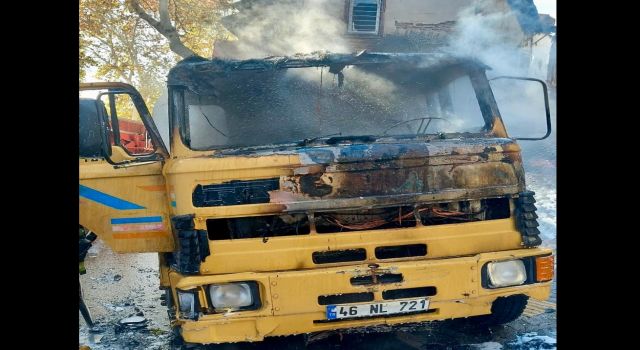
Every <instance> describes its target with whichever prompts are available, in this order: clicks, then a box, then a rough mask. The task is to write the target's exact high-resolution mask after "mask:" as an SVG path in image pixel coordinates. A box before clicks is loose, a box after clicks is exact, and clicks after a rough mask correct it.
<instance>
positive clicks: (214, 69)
mask: <svg viewBox="0 0 640 350" xmlns="http://www.w3.org/2000/svg"><path fill="white" fill-rule="evenodd" d="M429 55H430V54H364V55H361V56H358V55H342V54H330V55H329V56H331V57H330V58H329V59H327V58H326V57H327V56H320V57H319V58H316V57H313V58H312V59H311V60H306V59H301V58H297V57H294V58H289V57H275V58H267V59H262V60H258V59H255V60H244V61H233V60H220V59H215V60H211V61H208V60H204V59H202V60H198V61H196V62H197V63H196V64H193V63H194V62H193V61H192V62H188V63H185V64H184V66H182V67H181V65H180V64H179V65H177V66H176V67H174V69H172V72H170V73H169V84H168V85H169V111H170V121H169V123H170V124H169V127H170V129H171V130H173V129H174V127H175V125H176V124H177V125H178V126H179V127H178V130H177V131H178V133H177V134H179V135H180V139H181V141H182V142H183V144H184V145H185V146H187V147H188V148H189V149H191V150H194V151H209V150H223V149H233V148H274V147H278V146H282V145H291V146H297V147H300V144H299V141H301V140H290V142H279V143H273V144H269V145H257V146H241V145H240V146H239V145H225V146H213V147H207V148H203V149H199V148H195V147H192V146H191V138H190V130H189V128H190V125H189V114H188V107H187V103H186V101H185V98H186V91H189V92H190V93H194V94H196V95H200V94H198V92H197V91H199V90H202V89H204V90H209V91H214V88H213V85H214V84H213V80H214V79H215V78H216V77H219V76H222V75H229V74H233V73H234V71H247V70H254V71H269V70H278V69H280V70H282V69H289V68H308V67H329V72H330V73H333V74H336V75H337V76H338V78H340V76H341V75H342V69H343V68H345V67H346V66H357V65H360V64H363V65H364V64H400V65H402V64H416V62H415V59H416V58H422V57H427V56H429ZM363 57H364V59H363ZM399 57H400V58H401V59H399V60H397V61H396V59H397V58H399ZM336 58H337V59H336ZM359 60H360V61H362V62H360V61H359ZM453 67H455V68H456V69H463V71H464V73H463V75H462V76H467V77H468V78H469V80H470V82H471V85H472V88H473V90H474V92H475V97H476V99H477V103H478V107H479V110H480V113H481V114H482V118H483V119H484V127H483V128H482V131H481V132H479V133H467V134H470V135H473V136H477V137H491V136H496V137H507V135H506V131H502V130H500V128H498V130H496V127H495V121H496V120H500V114H499V111H498V107H497V104H496V101H495V99H494V96H493V93H492V91H491V87H490V85H489V81H488V80H487V77H486V75H485V69H489V67H487V66H485V65H483V64H481V63H479V62H476V61H464V60H463V61H460V62H454V63H451V62H445V63H443V64H441V65H440V66H439V67H438V66H436V67H433V68H432V69H433V71H434V72H439V71H441V70H442V69H451V68H453ZM340 80H341V79H340ZM185 90H186V91H185ZM499 124H500V125H502V122H501V121H500V122H499ZM500 125H498V126H500ZM463 134H465V133H455V132H454V133H451V134H449V133H447V135H452V136H453V137H455V136H458V135H460V136H462V135H463ZM170 135H171V136H170V137H171V138H172V139H171V143H172V144H173V143H174V142H175V140H173V135H175V133H174V132H171V133H170ZM465 135H466V134H465ZM375 136H380V137H381V138H382V137H393V138H404V137H405V136H406V137H409V136H411V135H393V136H384V135H375ZM438 136H442V135H438ZM413 137H416V135H413Z"/></svg>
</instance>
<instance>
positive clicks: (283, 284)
mask: <svg viewBox="0 0 640 350" xmlns="http://www.w3.org/2000/svg"><path fill="white" fill-rule="evenodd" d="M548 254H551V251H550V250H549V249H542V248H535V249H518V250H510V251H502V252H493V253H482V254H477V255H473V256H466V257H456V258H447V259H431V260H413V261H402V262H387V263H381V264H379V265H380V267H379V268H378V271H379V272H382V273H393V274H402V276H403V280H402V282H396V283H388V284H375V285H368V286H367V285H352V284H351V282H350V279H351V278H352V277H356V276H366V275H368V274H369V273H370V270H369V268H368V267H367V265H366V264H363V265H352V266H340V267H331V268H323V269H310V270H300V271H285V272H265V273H238V274H228V275H207V276H188V277H184V276H181V275H179V274H178V273H176V272H171V273H170V276H169V277H170V280H171V286H172V288H173V292H174V300H176V299H175V297H176V295H175V290H176V288H178V289H191V288H193V287H197V286H203V285H206V284H211V283H221V282H233V281H248V280H252V281H257V282H258V284H259V285H260V296H261V301H262V307H261V308H260V309H258V310H253V311H238V312H231V313H225V314H209V315H202V316H200V318H199V319H198V320H197V321H193V320H183V319H179V321H177V322H178V323H179V324H181V328H182V336H183V338H184V340H185V341H187V342H190V343H203V344H207V343H222V342H239V341H260V340H263V339H264V337H267V336H283V335H292V334H301V333H311V332H318V331H326V330H336V329H343V328H354V327H366V326H374V325H393V324H401V323H414V322H423V321H432V320H443V319H450V318H460V317H469V316H476V315H483V314H488V313H490V312H491V304H492V302H493V301H494V300H495V299H496V298H497V297H500V296H508V295H514V294H526V295H529V296H530V297H532V298H535V299H541V300H544V299H547V298H548V297H549V294H550V291H551V282H544V283H534V284H528V285H522V286H514V287H506V288H499V289H485V288H483V287H482V285H481V272H480V271H481V268H482V266H483V265H484V264H485V263H486V262H489V261H494V260H503V259H510V258H521V257H527V256H540V255H548ZM416 287H435V290H436V292H435V294H434V295H433V296H430V297H429V298H430V300H431V301H430V307H429V309H430V310H429V312H427V313H419V314H412V315H396V316H386V317H375V318H367V319H350V320H339V321H332V322H326V315H325V310H326V306H325V305H320V304H319V302H318V297H319V296H327V295H340V294H343V293H373V295H374V301H389V300H388V299H387V300H384V299H383V294H382V293H383V292H384V291H388V290H396V289H405V288H416ZM201 302H205V303H206V300H205V299H202V300H201ZM351 304H352V303H351Z"/></svg>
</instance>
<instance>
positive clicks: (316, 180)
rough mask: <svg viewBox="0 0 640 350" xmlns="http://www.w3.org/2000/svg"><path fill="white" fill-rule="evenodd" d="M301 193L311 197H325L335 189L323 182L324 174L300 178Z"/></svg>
mask: <svg viewBox="0 0 640 350" xmlns="http://www.w3.org/2000/svg"><path fill="white" fill-rule="evenodd" d="M300 191H301V192H303V193H306V194H308V195H310V196H311V197H324V196H326V195H328V194H330V193H331V192H332V191H333V187H332V186H331V185H329V184H327V183H325V182H324V181H323V178H322V174H307V175H303V176H301V177H300Z"/></svg>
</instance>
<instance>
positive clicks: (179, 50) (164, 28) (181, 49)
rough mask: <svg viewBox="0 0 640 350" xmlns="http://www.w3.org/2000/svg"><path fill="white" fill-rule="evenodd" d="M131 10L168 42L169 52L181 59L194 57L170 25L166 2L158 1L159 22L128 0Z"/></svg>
mask: <svg viewBox="0 0 640 350" xmlns="http://www.w3.org/2000/svg"><path fill="white" fill-rule="evenodd" d="M129 3H130V4H131V8H132V10H133V11H134V12H135V13H136V14H137V15H138V16H140V18H142V19H143V20H145V21H146V22H147V23H149V24H150V25H151V26H152V27H154V28H155V29H156V30H157V31H158V32H159V33H160V34H162V36H164V37H165V38H167V39H168V40H169V48H170V49H171V51H173V52H175V53H176V54H178V55H180V56H181V57H182V58H187V57H191V56H196V53H195V52H193V50H191V49H190V48H188V47H186V46H185V45H184V43H183V42H182V40H181V39H180V35H179V34H178V31H177V30H176V28H175V27H174V26H173V25H172V24H171V17H170V15H169V4H168V1H167V0H160V9H159V12H160V21H158V20H156V19H155V18H153V16H151V15H150V14H148V13H147V11H145V10H144V9H143V8H142V7H141V6H140V3H139V2H138V0H130V1H129Z"/></svg>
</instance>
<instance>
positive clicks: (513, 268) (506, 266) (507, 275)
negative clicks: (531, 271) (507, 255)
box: [487, 260, 527, 288]
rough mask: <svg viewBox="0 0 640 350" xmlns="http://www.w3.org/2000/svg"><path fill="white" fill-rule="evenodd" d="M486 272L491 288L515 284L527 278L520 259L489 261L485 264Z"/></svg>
mask: <svg viewBox="0 0 640 350" xmlns="http://www.w3.org/2000/svg"><path fill="white" fill-rule="evenodd" d="M487 273H488V275H489V281H490V285H491V287H492V288H496V287H507V286H516V285H520V284H523V283H524V282H525V281H526V280H527V272H526V270H525V267H524V263H523V262H522V260H509V261H497V262H490V263H488V264H487Z"/></svg>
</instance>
